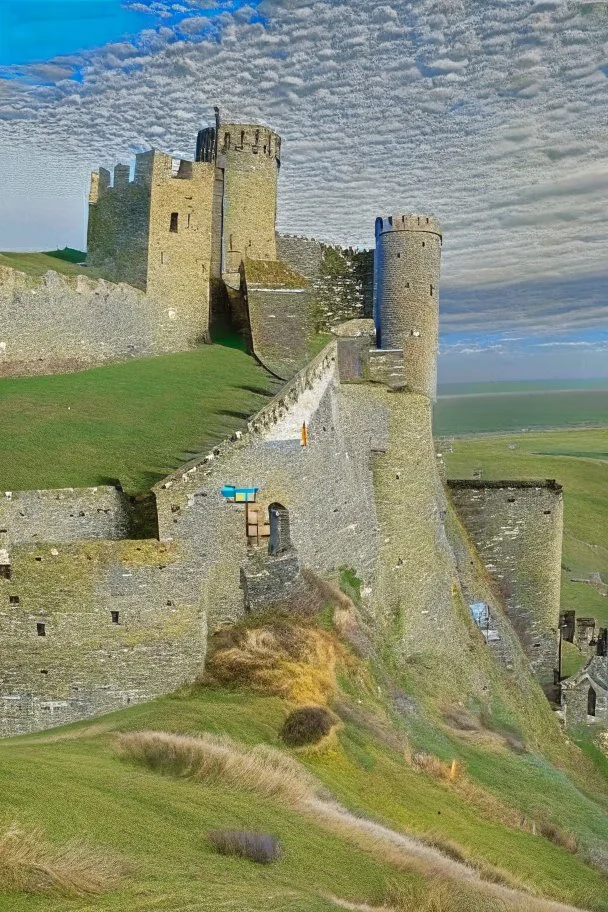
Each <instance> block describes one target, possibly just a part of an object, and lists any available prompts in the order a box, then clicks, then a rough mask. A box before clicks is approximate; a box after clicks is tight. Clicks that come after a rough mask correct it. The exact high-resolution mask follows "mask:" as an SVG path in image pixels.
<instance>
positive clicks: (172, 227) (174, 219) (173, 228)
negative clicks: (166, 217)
mask: <svg viewBox="0 0 608 912" xmlns="http://www.w3.org/2000/svg"><path fill="white" fill-rule="evenodd" d="M178 219H179V214H178V213H177V212H172V213H171V222H170V224H169V231H173V232H174V233H175V234H177V222H178Z"/></svg>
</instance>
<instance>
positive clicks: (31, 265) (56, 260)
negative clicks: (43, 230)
mask: <svg viewBox="0 0 608 912" xmlns="http://www.w3.org/2000/svg"><path fill="white" fill-rule="evenodd" d="M86 256H87V255H86V253H83V251H81V250H74V249H73V248H71V247H65V248H64V249H63V250H51V251H49V252H48V253H9V252H5V253H0V266H9V267H10V268H11V269H19V270H20V271H21V272H25V273H27V275H31V276H43V275H44V274H45V272H48V271H49V269H52V270H53V271H54V272H59V273H61V275H65V276H76V275H85V276H88V278H90V279H98V278H101V274H100V273H99V271H98V270H96V269H93V268H91V267H89V266H83V265H82V263H83V262H84V260H85V259H86Z"/></svg>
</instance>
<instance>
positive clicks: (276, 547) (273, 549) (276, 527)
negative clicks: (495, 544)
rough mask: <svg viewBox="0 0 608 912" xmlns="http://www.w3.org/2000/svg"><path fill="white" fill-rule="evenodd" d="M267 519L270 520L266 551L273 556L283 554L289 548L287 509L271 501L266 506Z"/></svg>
mask: <svg viewBox="0 0 608 912" xmlns="http://www.w3.org/2000/svg"><path fill="white" fill-rule="evenodd" d="M268 519H269V522H270V541H269V542H268V553H269V554H271V555H273V556H276V555H277V554H284V553H285V551H289V550H290V548H291V536H290V531H289V510H288V509H287V507H284V506H283V504H280V503H271V504H270V506H269V507H268Z"/></svg>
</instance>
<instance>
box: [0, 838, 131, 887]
mask: <svg viewBox="0 0 608 912" xmlns="http://www.w3.org/2000/svg"><path fill="white" fill-rule="evenodd" d="M121 867H122V866H121V865H120V864H117V861H116V859H114V858H110V857H106V856H104V855H102V854H101V853H100V852H95V851H94V850H92V849H89V848H87V847H86V846H84V845H82V843H80V842H69V843H67V844H66V845H63V846H53V845H51V844H49V843H48V842H47V841H46V840H45V839H44V837H43V836H42V834H41V833H40V832H39V831H38V830H31V831H29V832H26V831H24V830H21V829H19V828H18V827H17V826H14V825H13V826H10V827H8V828H7V829H5V830H4V832H0V890H20V891H22V892H24V893H40V892H45V891H46V890H55V891H57V892H59V893H63V894H65V895H68V896H82V895H87V894H89V895H94V894H98V893H102V892H103V891H104V890H107V889H109V888H110V887H111V886H113V885H114V883H115V882H116V881H117V880H118V878H119V877H120V875H121V873H123V870H121Z"/></svg>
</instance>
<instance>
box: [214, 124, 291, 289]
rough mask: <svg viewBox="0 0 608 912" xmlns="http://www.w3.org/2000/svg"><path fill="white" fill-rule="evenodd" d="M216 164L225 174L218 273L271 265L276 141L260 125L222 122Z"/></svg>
mask: <svg viewBox="0 0 608 912" xmlns="http://www.w3.org/2000/svg"><path fill="white" fill-rule="evenodd" d="M218 148H219V155H218V160H217V165H218V167H220V168H223V169H224V212H223V249H224V266H223V271H224V272H227V273H233V272H236V271H238V268H239V265H240V262H241V260H243V259H245V257H250V258H252V259H256V260H276V258H277V251H276V240H275V225H276V214H277V181H278V173H279V167H280V161H281V138H280V137H279V136H278V134H277V133H275V132H274V131H273V130H270V129H268V128H267V127H261V126H259V124H235V123H232V124H230V123H223V124H222V126H221V131H220V136H219V147H218Z"/></svg>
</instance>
